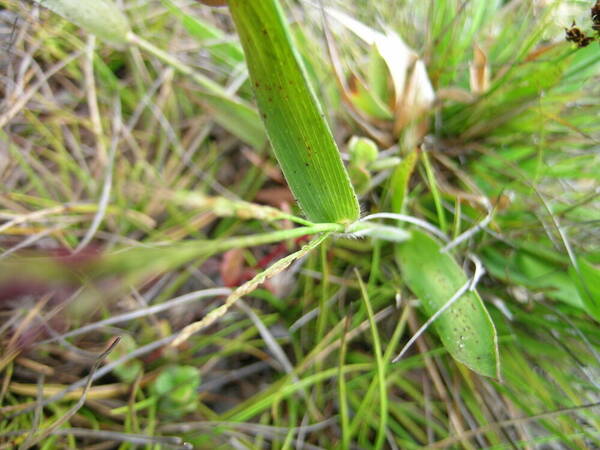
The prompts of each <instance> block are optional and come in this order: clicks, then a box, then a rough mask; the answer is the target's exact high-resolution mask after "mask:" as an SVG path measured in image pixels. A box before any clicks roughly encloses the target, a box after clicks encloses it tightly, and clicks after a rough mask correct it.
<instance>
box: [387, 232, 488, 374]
mask: <svg viewBox="0 0 600 450" xmlns="http://www.w3.org/2000/svg"><path fill="white" fill-rule="evenodd" d="M441 249H442V246H441V245H440V244H439V243H438V242H437V241H436V240H435V239H433V238H431V237H429V236H428V235H427V234H425V233H423V232H421V231H416V230H415V231H413V232H412V238H411V239H409V240H408V241H406V242H403V243H400V244H397V245H396V252H395V256H396V261H397V263H398V264H399V265H400V267H401V270H402V274H403V279H404V282H405V283H406V285H407V286H408V287H409V289H410V290H411V291H412V292H413V293H414V294H415V295H416V296H417V297H418V298H419V299H420V300H421V302H422V305H423V309H424V310H425V312H426V314H427V316H429V317H430V316H432V315H433V314H434V313H435V312H437V311H438V310H439V309H440V308H442V307H443V306H444V305H445V303H446V302H447V301H448V300H449V299H450V298H451V297H452V296H453V295H454V294H455V293H456V292H457V291H458V290H459V289H460V288H461V287H462V286H463V285H464V284H465V283H466V282H467V277H466V276H465V274H464V272H463V271H462V269H461V268H460V266H459V265H458V264H457V263H456V261H455V260H454V258H452V256H450V255H449V254H447V253H442V252H441ZM434 327H435V329H436V330H437V333H438V335H439V336H440V338H441V340H442V342H443V344H444V347H446V349H447V350H448V352H449V353H450V354H451V355H452V357H453V358H454V359H456V360H458V361H460V362H461V363H463V364H464V365H466V366H467V367H469V368H470V369H471V370H473V371H475V372H477V373H479V374H481V375H485V376H488V377H496V378H498V377H499V359H498V344H497V336H496V329H495V327H494V324H493V322H492V319H491V317H490V315H489V313H488V312H487V310H486V308H485V306H484V304H483V302H482V300H481V298H480V297H479V294H477V292H476V291H469V292H467V293H465V294H464V295H463V296H462V297H461V298H460V299H459V300H457V301H456V303H454V304H453V305H452V306H451V307H450V308H449V309H448V310H447V311H446V312H444V313H443V314H442V315H441V316H440V317H439V318H438V319H437V320H436V321H435V322H434Z"/></svg>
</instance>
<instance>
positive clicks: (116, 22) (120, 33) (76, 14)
mask: <svg viewBox="0 0 600 450" xmlns="http://www.w3.org/2000/svg"><path fill="white" fill-rule="evenodd" d="M34 1H35V2H36V3H38V4H40V5H41V6H43V7H44V8H48V9H49V10H50V11H53V12H55V13H56V14H58V15H59V16H62V17H64V18H65V19H67V20H68V21H69V22H72V23H74V24H75V25H77V26H80V27H81V28H83V29H84V30H85V31H87V32H88V33H92V34H94V35H96V36H97V37H99V38H100V39H103V40H105V41H108V42H110V43H112V44H116V45H118V46H124V45H125V44H126V43H127V33H128V32H129V30H130V26H129V21H128V20H127V17H125V15H124V14H123V13H122V12H121V10H120V9H119V8H118V7H117V5H115V4H114V3H113V2H112V0H34Z"/></svg>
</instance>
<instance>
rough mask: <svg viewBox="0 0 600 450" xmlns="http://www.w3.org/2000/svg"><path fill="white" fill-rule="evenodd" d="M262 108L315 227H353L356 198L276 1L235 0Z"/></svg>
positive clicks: (232, 3)
mask: <svg viewBox="0 0 600 450" xmlns="http://www.w3.org/2000/svg"><path fill="white" fill-rule="evenodd" d="M229 9H230V10H231V14H232V17H233V20H234V22H235V25H236V28H237V31H238V33H239V35H240V40H241V42H242V46H243V48H244V53H245V55H246V63H247V65H248V71H249V73H250V79H251V81H252V85H253V88H254V91H255V93H256V98H257V102H258V108H259V110H260V113H261V116H262V118H263V121H264V123H265V127H266V129H267V134H268V135H269V139H270V141H271V145H272V147H273V151H274V152H275V156H276V157H277V160H278V161H279V164H280V165H281V168H282V170H283V173H284V175H285V178H286V179H287V182H288V184H289V185H290V188H291V190H292V192H293V193H294V195H295V197H296V199H297V201H298V203H299V204H300V207H301V208H302V210H303V211H304V213H305V214H306V215H307V217H308V218H309V219H310V220H312V221H314V222H336V223H351V222H353V221H355V220H356V219H358V217H359V212H360V211H359V206H358V201H357V199H356V195H355V193H354V190H353V188H352V185H351V184H350V179H349V177H348V174H347V172H346V170H345V168H344V166H343V164H342V160H341V158H340V154H339V151H338V148H337V146H336V143H335V141H334V139H333V135H332V133H331V130H330V129H329V126H328V124H327V121H326V120H325V116H324V114H323V111H322V109H321V107H320V105H319V103H318V100H317V97H316V95H315V93H314V92H313V89H312V88H311V86H310V85H309V84H308V81H307V77H306V74H305V70H304V67H303V66H302V63H301V59H300V56H299V55H298V52H297V51H296V49H295V48H294V45H293V42H292V39H291V35H290V33H289V30H288V27H287V24H286V22H285V18H284V15H283V12H282V10H281V7H280V6H279V3H278V2H277V0H231V1H229Z"/></svg>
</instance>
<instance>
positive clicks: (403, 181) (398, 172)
mask: <svg viewBox="0 0 600 450" xmlns="http://www.w3.org/2000/svg"><path fill="white" fill-rule="evenodd" d="M418 157H419V154H418V153H417V151H416V150H413V151H412V152H410V153H409V154H408V155H406V157H405V158H404V159H403V160H402V162H401V163H400V164H398V165H397V166H396V169H395V170H394V173H393V174H392V176H391V178H390V193H391V196H392V199H391V203H392V212H395V213H399V214H402V213H404V206H405V203H406V196H407V194H408V182H409V181H410V177H411V175H412V174H413V172H414V170H415V166H416V164H417V160H418Z"/></svg>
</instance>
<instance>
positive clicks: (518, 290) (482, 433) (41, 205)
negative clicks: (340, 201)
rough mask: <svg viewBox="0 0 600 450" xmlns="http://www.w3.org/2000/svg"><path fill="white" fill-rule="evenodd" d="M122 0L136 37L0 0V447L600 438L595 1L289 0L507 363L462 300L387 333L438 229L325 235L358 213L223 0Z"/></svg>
mask: <svg viewBox="0 0 600 450" xmlns="http://www.w3.org/2000/svg"><path fill="white" fill-rule="evenodd" d="M38 3H40V2H38ZM41 3H43V2H41ZM67 3H68V2H67ZM116 3H117V5H118V7H119V8H120V10H121V11H123V13H124V17H125V18H126V19H125V20H127V21H128V22H129V23H130V25H129V26H130V27H131V32H132V33H130V34H128V35H127V37H126V38H124V39H119V38H118V33H119V32H120V31H122V30H121V28H120V27H121V22H119V20H120V19H119V18H116V19H115V18H107V17H105V16H104V15H97V16H93V17H95V19H98V18H99V19H100V22H102V21H106V22H105V23H104V25H103V26H102V24H100V29H94V28H93V26H92V28H91V29H89V27H88V31H93V32H94V33H95V34H96V35H97V37H94V35H92V34H90V33H88V32H86V31H84V30H82V29H81V28H79V27H78V26H76V25H74V24H73V23H70V22H68V21H65V20H64V19H63V18H61V17H60V16H58V15H56V14H53V13H51V12H49V11H47V10H45V9H43V8H40V7H39V6H37V5H36V4H34V3H31V2H25V3H24V2H21V1H18V0H1V1H0V5H1V6H2V9H0V18H1V21H2V22H1V25H0V36H1V37H2V43H1V45H2V49H3V50H2V53H0V55H1V56H0V67H1V73H2V77H1V79H0V80H1V81H0V89H1V91H2V94H3V95H2V102H1V104H0V219H1V220H2V223H0V250H1V253H0V258H1V259H0V314H1V315H0V337H1V339H2V346H1V348H2V354H1V357H0V370H1V373H0V374H1V377H0V439H1V441H0V446H1V448H31V447H34V446H37V447H38V448H43V449H52V448H77V449H80V448H94V449H99V448H123V449H126V448H135V447H145V448H164V449H168V448H207V449H209V448H210V449H214V448H286V449H290V448H307V449H311V448H326V449H330V448H365V449H367V448H391V449H395V448H400V449H410V448H422V447H428V448H463V447H464V448H596V447H598V446H600V435H599V433H598V430H599V429H600V414H599V406H600V398H599V387H600V386H599V382H598V380H599V379H600V377H599V371H600V366H599V362H600V328H599V327H598V320H600V290H599V289H600V272H599V269H598V267H599V266H598V265H599V264H600V251H599V250H598V249H599V248H600V247H599V246H598V244H599V241H600V234H599V233H598V231H597V230H598V221H599V220H600V213H599V211H600V209H599V208H598V207H599V204H598V196H599V194H600V185H599V183H598V181H599V178H598V174H600V164H599V160H598V159H599V152H598V151H599V146H598V142H599V140H600V121H599V120H598V116H599V112H600V103H599V102H598V99H599V98H600V91H599V87H598V86H599V85H598V78H599V76H598V67H599V63H600V47H599V45H598V42H597V41H592V42H591V43H589V45H587V46H585V47H581V48H578V45H577V44H576V43H572V42H566V41H565V27H567V28H569V27H571V24H572V22H573V21H574V20H575V21H576V22H577V26H578V27H579V28H580V29H581V30H582V32H583V33H585V34H586V35H588V36H591V37H595V36H596V34H597V33H596V31H594V26H597V24H596V25H594V23H593V17H592V15H591V14H590V8H592V6H593V2H588V1H566V0H564V1H556V2H552V1H541V0H539V1H524V0H523V1H521V0H512V1H501V0H492V1H484V0H471V1H459V0H436V1H431V2H430V1H397V2H391V1H386V0H380V1H369V2H366V1H361V0H355V1H354V2H343V1H327V2H324V3H325V5H324V6H325V7H326V9H325V10H322V8H320V7H319V4H318V3H313V2H308V1H306V2H304V1H303V2H293V1H285V2H282V7H283V10H284V12H285V14H286V16H287V18H288V20H289V22H290V24H291V25H290V26H291V32H292V35H293V38H294V42H295V45H296V46H297V49H298V52H299V55H300V57H301V59H302V61H303V63H304V65H305V67H306V73H307V76H308V78H309V80H310V81H311V83H312V86H313V87H314V89H315V91H316V93H317V95H318V97H319V98H320V100H321V103H322V105H323V109H324V113H325V118H326V119H327V121H328V122H329V125H330V126H331V128H332V130H333V134H334V137H335V140H336V142H337V144H338V146H339V147H340V149H341V152H342V159H343V160H344V161H345V163H346V166H347V168H348V171H349V174H350V178H351V180H352V182H353V185H354V188H355V190H356V191H357V192H358V194H359V198H358V200H359V203H360V207H361V211H362V216H363V217H364V216H367V215H369V214H375V213H383V212H393V213H398V214H403V215H404V216H408V217H409V218H410V220H412V221H413V222H417V224H420V225H421V226H426V227H428V228H429V230H430V231H431V230H432V229H433V230H434V231H435V230H436V229H437V230H440V232H441V234H442V235H445V236H447V237H448V238H449V239H453V238H457V237H458V238H459V240H458V241H454V243H455V244H456V245H454V246H453V248H452V249H451V250H450V251H449V253H448V254H450V255H452V258H453V260H454V261H457V262H458V263H459V266H456V267H457V268H458V269H457V270H458V271H459V273H460V274H461V275H460V276H464V277H465V279H466V277H470V278H473V279H475V278H477V281H478V284H477V290H478V292H479V295H480V296H481V298H482V299H483V304H484V305H485V307H486V308H487V310H488V311H489V314H490V316H491V318H492V320H493V322H494V324H495V327H496V331H497V335H498V345H499V354H500V373H499V376H496V374H494V373H491V374H488V375H492V376H489V377H485V376H481V375H478V374H477V373H475V372H474V371H471V370H470V369H469V368H467V367H466V366H465V365H463V364H461V363H460V362H458V361H457V360H456V359H454V358H452V357H451V356H449V354H448V351H447V350H446V348H449V347H448V343H447V342H445V341H444V342H443V343H444V344H445V345H446V346H444V345H442V339H443V338H444V336H447V335H448V333H452V332H453V330H452V329H451V328H452V327H451V326H450V328H449V329H448V328H444V326H443V325H440V326H439V327H437V328H435V327H431V328H429V329H427V330H426V331H425V333H424V334H422V335H421V336H420V337H419V338H418V339H417V340H416V341H415V342H414V345H412V346H411V347H410V348H408V349H407V351H406V353H405V354H404V355H403V356H402V358H400V360H399V361H398V362H395V363H392V360H393V359H394V357H395V356H396V355H398V354H399V352H400V351H401V350H402V349H403V348H404V347H405V345H406V344H407V342H408V341H409V339H410V338H411V337H412V336H414V335H415V333H416V332H417V330H418V329H419V327H420V326H421V325H422V324H423V323H425V321H426V320H427V317H428V316H430V315H431V314H432V313H433V311H430V310H429V309H428V306H427V305H428V303H426V302H424V303H423V304H421V302H420V300H424V298H423V297H425V296H426V295H428V293H430V292H433V291H435V290H436V289H437V287H438V286H439V284H440V283H441V282H442V281H441V280H440V279H436V280H434V282H431V283H430V286H428V285H427V283H426V282H427V280H426V279H425V283H424V285H422V286H421V285H415V283H414V278H415V276H416V277H417V278H418V280H419V281H420V282H423V279H421V278H419V274H418V269H419V267H425V266H427V264H428V263H431V261H441V259H437V258H429V257H428V256H429V255H430V254H433V253H430V254H428V253H426V252H425V250H422V253H421V254H420V249H424V248H426V247H427V244H426V243H425V244H423V245H422V246H420V247H417V248H415V249H412V251H413V253H414V257H411V258H407V257H406V255H407V253H409V250H406V248H407V247H402V244H394V243H392V242H391V240H396V241H397V240H403V239H406V236H407V234H406V233H405V232H406V231H409V232H412V233H413V236H419V235H420V236H424V237H422V238H420V240H421V242H425V241H426V240H427V239H431V238H428V237H427V234H425V233H422V234H419V233H420V232H416V231H415V228H411V227H410V226H409V224H407V223H404V222H403V223H400V222H397V221H395V220H392V221H389V220H388V221H385V219H381V220H380V223H382V224H383V223H384V222H385V223H386V224H387V225H388V226H389V227H390V228H389V229H380V230H379V231H378V232H377V233H372V232H370V234H371V236H370V237H366V238H362V239H357V238H356V236H347V235H344V234H341V233H340V234H339V235H337V236H335V237H331V238H329V239H327V240H325V239H324V238H321V239H318V238H316V235H317V234H318V233H321V232H333V231H336V232H340V231H344V230H343V228H342V229H340V228H339V227H340V226H338V225H336V224H315V223H312V222H309V221H307V220H306V218H303V215H302V212H301V211H300V210H299V209H298V206H297V205H296V202H295V201H294V198H293V196H292V195H291V194H290V191H289V190H288V188H287V187H286V183H285V180H284V178H283V176H282V173H281V171H280V169H279V166H278V164H277V161H276V160H275V159H274V157H273V154H272V152H271V151H270V149H269V146H268V145H267V141H266V134H265V131H264V129H263V126H262V122H261V120H260V119H261V117H260V115H259V113H258V112H257V110H256V108H255V106H254V92H253V86H252V84H251V82H250V81H249V79H248V73H247V69H246V65H245V60H244V53H243V51H242V47H241V45H240V43H239V41H238V38H237V34H236V31H235V28H234V26H233V23H232V20H231V17H230V15H229V13H228V11H227V9H226V8H220V9H215V8H210V7H208V6H204V5H200V4H199V3H197V2H187V1H180V0H161V1H145V0H140V1H137V0H123V1H119V2H116ZM115 14H116V12H115ZM324 17H325V19H324ZM79 25H82V24H81V23H79ZM84 25H85V24H84ZM94 26H98V25H97V24H96V25H94ZM123 30H124V33H126V32H127V30H128V28H127V26H125V27H124V28H123ZM115 36H117V38H115ZM123 36H124V35H123ZM403 77H404V79H403ZM254 87H256V86H254ZM400 91H401V92H400ZM274 95H277V94H274ZM259 96H260V94H259ZM266 98H267V99H268V98H269V97H268V96H267V97H266ZM259 103H260V98H259ZM365 137H368V138H369V139H370V141H366V140H364V139H362V140H361V139H358V138H365ZM315 189H317V190H318V187H316V188H315ZM306 192H308V193H309V194H310V190H306ZM315 192H316V191H315ZM317 203H318V202H317ZM317 206H318V205H317ZM313 220H320V219H313ZM378 220H379V219H378ZM477 224H479V225H477ZM474 226H475V227H476V228H473V227H474ZM469 229H471V230H473V231H474V232H473V233H468V234H467V235H463V234H461V233H463V232H465V230H469ZM363 231H364V230H363ZM367 231H368V230H367ZM378 233H379V234H378ZM363 234H364V233H363ZM313 235H314V237H313ZM461 236H463V237H465V239H462V237H461ZM310 239H313V240H312V241H311V240H310ZM314 239H317V240H314ZM309 241H310V242H311V248H307V247H304V248H303V250H300V248H301V246H302V245H303V244H305V243H306V242H309ZM409 242H411V241H409ZM412 242H416V241H412ZM432 242H434V244H432V245H434V246H437V247H435V249H436V252H437V249H438V247H440V246H441V245H443V244H440V243H439V242H437V241H432ZM400 248H404V249H405V250H404V251H402V250H399V249H400ZM288 255H289V256H288ZM419 256H420V257H421V261H418V264H417V263H413V264H414V266H413V267H412V269H414V270H415V271H417V275H414V276H412V277H411V275H410V274H411V272H410V270H407V266H408V265H409V264H410V263H407V262H406V260H407V259H408V260H409V261H415V260H416V258H417V257H419ZM452 258H450V260H452ZM273 263H275V265H273ZM432 264H433V263H432ZM440 264H441V263H440ZM447 264H450V263H447ZM452 264H454V263H453V262H452ZM453 267H454V266H453ZM477 267H480V270H479V271H477V270H476V268H477ZM265 269H266V270H268V271H269V272H268V275H269V279H268V280H266V282H265V283H263V284H261V285H260V286H259V287H258V288H257V289H255V290H253V289H254V288H255V287H256V286H255V285H254V284H253V283H252V282H250V283H248V281H249V280H252V279H253V278H254V277H255V276H256V275H257V274H259V273H261V272H262V271H264V270H265ZM284 269H286V270H284ZM481 269H484V270H485V272H486V273H485V275H483V276H482V277H481V278H479V277H478V275H479V274H480V273H481ZM452 270H454V269H448V270H447V271H445V272H444V273H449V272H451V271H452ZM463 272H464V273H463ZM412 273H415V272H414V271H413V272H412ZM476 275H477V276H476ZM457 276H458V275H457ZM411 280H413V281H411ZM260 281H264V280H260ZM454 281H455V280H454V279H453V282H454ZM238 286H242V290H241V291H240V290H238V291H236V295H237V296H240V297H242V298H241V299H240V300H237V302H236V303H235V304H233V302H231V303H232V307H231V308H230V309H229V310H228V311H227V312H226V313H225V311H224V310H223V309H221V310H219V311H221V312H223V313H225V314H223V315H222V316H221V317H219V318H216V319H215V321H214V323H211V324H208V326H207V327H205V328H204V329H202V330H201V331H200V332H197V333H195V334H193V335H189V336H186V338H185V339H179V340H177V338H178V337H181V335H180V334H179V333H180V331H181V330H183V329H185V327H186V326H188V325H190V324H191V323H193V322H195V321H196V320H200V319H202V318H205V317H207V314H208V313H209V312H210V311H214V310H217V309H218V308H219V306H221V305H223V303H224V301H225V298H227V297H228V296H229V295H230V294H231V292H232V289H235V288H236V287H238ZM428 288H429V289H428ZM250 291H252V292H250ZM242 294H244V295H243V296H242ZM447 294H448V297H450V294H452V292H448V293H447ZM472 295H473V296H475V295H476V294H472ZM228 298H229V299H231V298H232V297H231V296H230V297H228ZM228 302H229V300H228ZM470 304H474V303H473V302H471V303H469V305H470ZM459 334H460V333H459ZM440 335H441V336H442V339H440V337H439V336H440ZM117 336H119V337H120V340H115V337H117ZM174 343H175V344H176V345H173V344H174ZM457 346H460V342H458V343H457ZM480 372H481V370H480ZM492 372H493V371H492Z"/></svg>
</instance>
